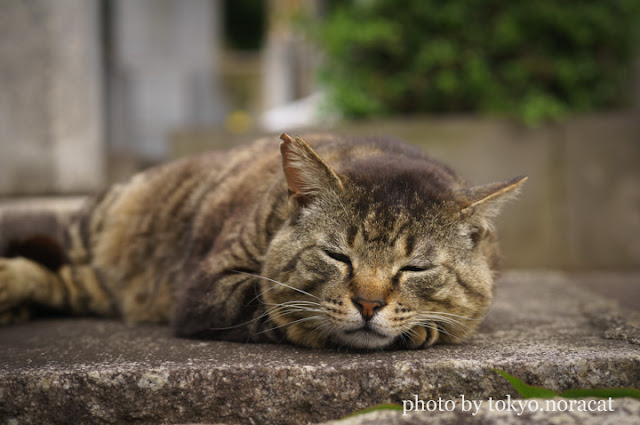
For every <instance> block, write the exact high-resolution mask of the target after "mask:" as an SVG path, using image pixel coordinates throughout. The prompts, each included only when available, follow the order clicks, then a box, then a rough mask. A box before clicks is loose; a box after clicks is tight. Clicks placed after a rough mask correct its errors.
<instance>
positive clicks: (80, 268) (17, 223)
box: [0, 208, 113, 324]
mask: <svg viewBox="0 0 640 425" xmlns="http://www.w3.org/2000/svg"><path fill="white" fill-rule="evenodd" d="M69 212H70V211H66V214H65V213H61V212H60V211H50V210H46V209H45V210H40V211H37V210H34V209H33V208H22V209H20V208H0V324H6V323H12V322H16V321H22V320H25V319H28V318H29V317H30V316H31V314H32V313H34V312H35V313H42V312H46V313H50V312H59V313H63V314H74V315H86V314H100V315H112V314H113V306H112V303H111V301H110V297H108V294H107V293H106V292H105V291H104V289H103V288H102V287H101V285H100V284H99V282H98V278H97V275H96V272H95V270H93V268H92V267H91V266H90V265H89V264H82V263H80V262H78V261H74V260H73V259H71V258H70V256H69V255H68V252H69V248H70V247H69V246H66V245H68V243H65V242H66V241H68V239H69V238H68V237H67V234H68V232H69V231H70V229H72V228H73V227H74V226H77V223H76V222H75V221H74V220H72V219H71V216H72V214H70V213H69Z"/></svg>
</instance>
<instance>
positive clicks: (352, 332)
mask: <svg viewBox="0 0 640 425" xmlns="http://www.w3.org/2000/svg"><path fill="white" fill-rule="evenodd" d="M342 332H343V333H344V334H345V335H356V334H362V335H371V336H377V337H379V338H385V339H386V338H389V336H388V335H385V334H383V333H382V332H378V331H377V330H375V329H373V328H372V327H371V326H370V325H369V323H368V322H367V323H365V324H364V325H363V326H362V327H360V328H357V329H350V330H348V331H342Z"/></svg>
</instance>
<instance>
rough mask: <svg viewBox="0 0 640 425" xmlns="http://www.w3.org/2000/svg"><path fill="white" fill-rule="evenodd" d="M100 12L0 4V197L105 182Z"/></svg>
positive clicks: (68, 4) (78, 2)
mask: <svg viewBox="0 0 640 425" xmlns="http://www.w3.org/2000/svg"><path fill="white" fill-rule="evenodd" d="M98 5H99V2H98V1H97V0H86V1H85V0H56V1H48V0H34V1H29V2H26V1H3V2H0V93H1V95H0V196H1V195H12V194H19V195H28V194H34V193H59V192H64V193H73V192H81V191H86V190H92V189H94V188H95V187H97V186H99V185H101V184H102V183H103V181H104V175H105V173H104V153H103V152H102V149H103V140H102V137H103V118H102V73H101V61H100V53H99V52H100V45H99V31H100V26H99V10H98V9H99V7H98Z"/></svg>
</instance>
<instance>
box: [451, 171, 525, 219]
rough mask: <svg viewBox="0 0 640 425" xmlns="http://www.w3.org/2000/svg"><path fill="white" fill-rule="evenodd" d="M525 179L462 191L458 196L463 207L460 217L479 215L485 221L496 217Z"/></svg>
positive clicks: (519, 177)
mask: <svg viewBox="0 0 640 425" xmlns="http://www.w3.org/2000/svg"><path fill="white" fill-rule="evenodd" d="M527 178H528V177H526V176H518V177H514V178H512V179H509V180H505V181H503V182H497V183H489V184H485V185H482V186H474V187H471V188H469V189H463V190H462V191H461V193H460V194H459V196H460V198H461V199H462V205H463V208H462V210H461V214H462V216H463V217H470V216H473V215H480V216H482V217H484V218H487V219H490V218H493V217H495V216H497V215H498V213H499V212H500V209H501V208H502V205H503V204H504V202H505V201H508V200H509V199H512V198H514V197H515V196H516V195H517V194H518V192H519V191H520V187H521V186H522V184H523V183H524V182H525V181H526V180H527Z"/></svg>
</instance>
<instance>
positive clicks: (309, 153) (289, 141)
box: [280, 133, 344, 206]
mask: <svg viewBox="0 0 640 425" xmlns="http://www.w3.org/2000/svg"><path fill="white" fill-rule="evenodd" d="M280 139H282V142H281V143H280V153H281V154H282V168H283V170H284V175H285V178H286V179H287V184H288V185H289V196H290V198H291V199H293V200H295V201H296V202H297V203H298V204H299V205H301V206H305V205H307V204H309V203H310V202H311V201H313V200H314V199H315V198H316V197H318V196H321V195H322V194H326V193H330V192H338V193H339V192H342V191H343V190H344V188H343V185H342V182H341V181H340V178H339V177H338V176H337V175H336V173H335V172H334V171H333V170H332V169H331V167H329V166H328V165H327V163H325V162H324V161H323V160H322V158H320V156H318V154H317V153H315V152H314V151H313V149H311V146H309V145H308V144H307V143H306V142H305V141H304V140H302V139H301V138H299V137H296V138H295V139H293V138H292V137H291V136H289V135H288V134H285V133H283V134H282V135H281V136H280Z"/></svg>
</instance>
